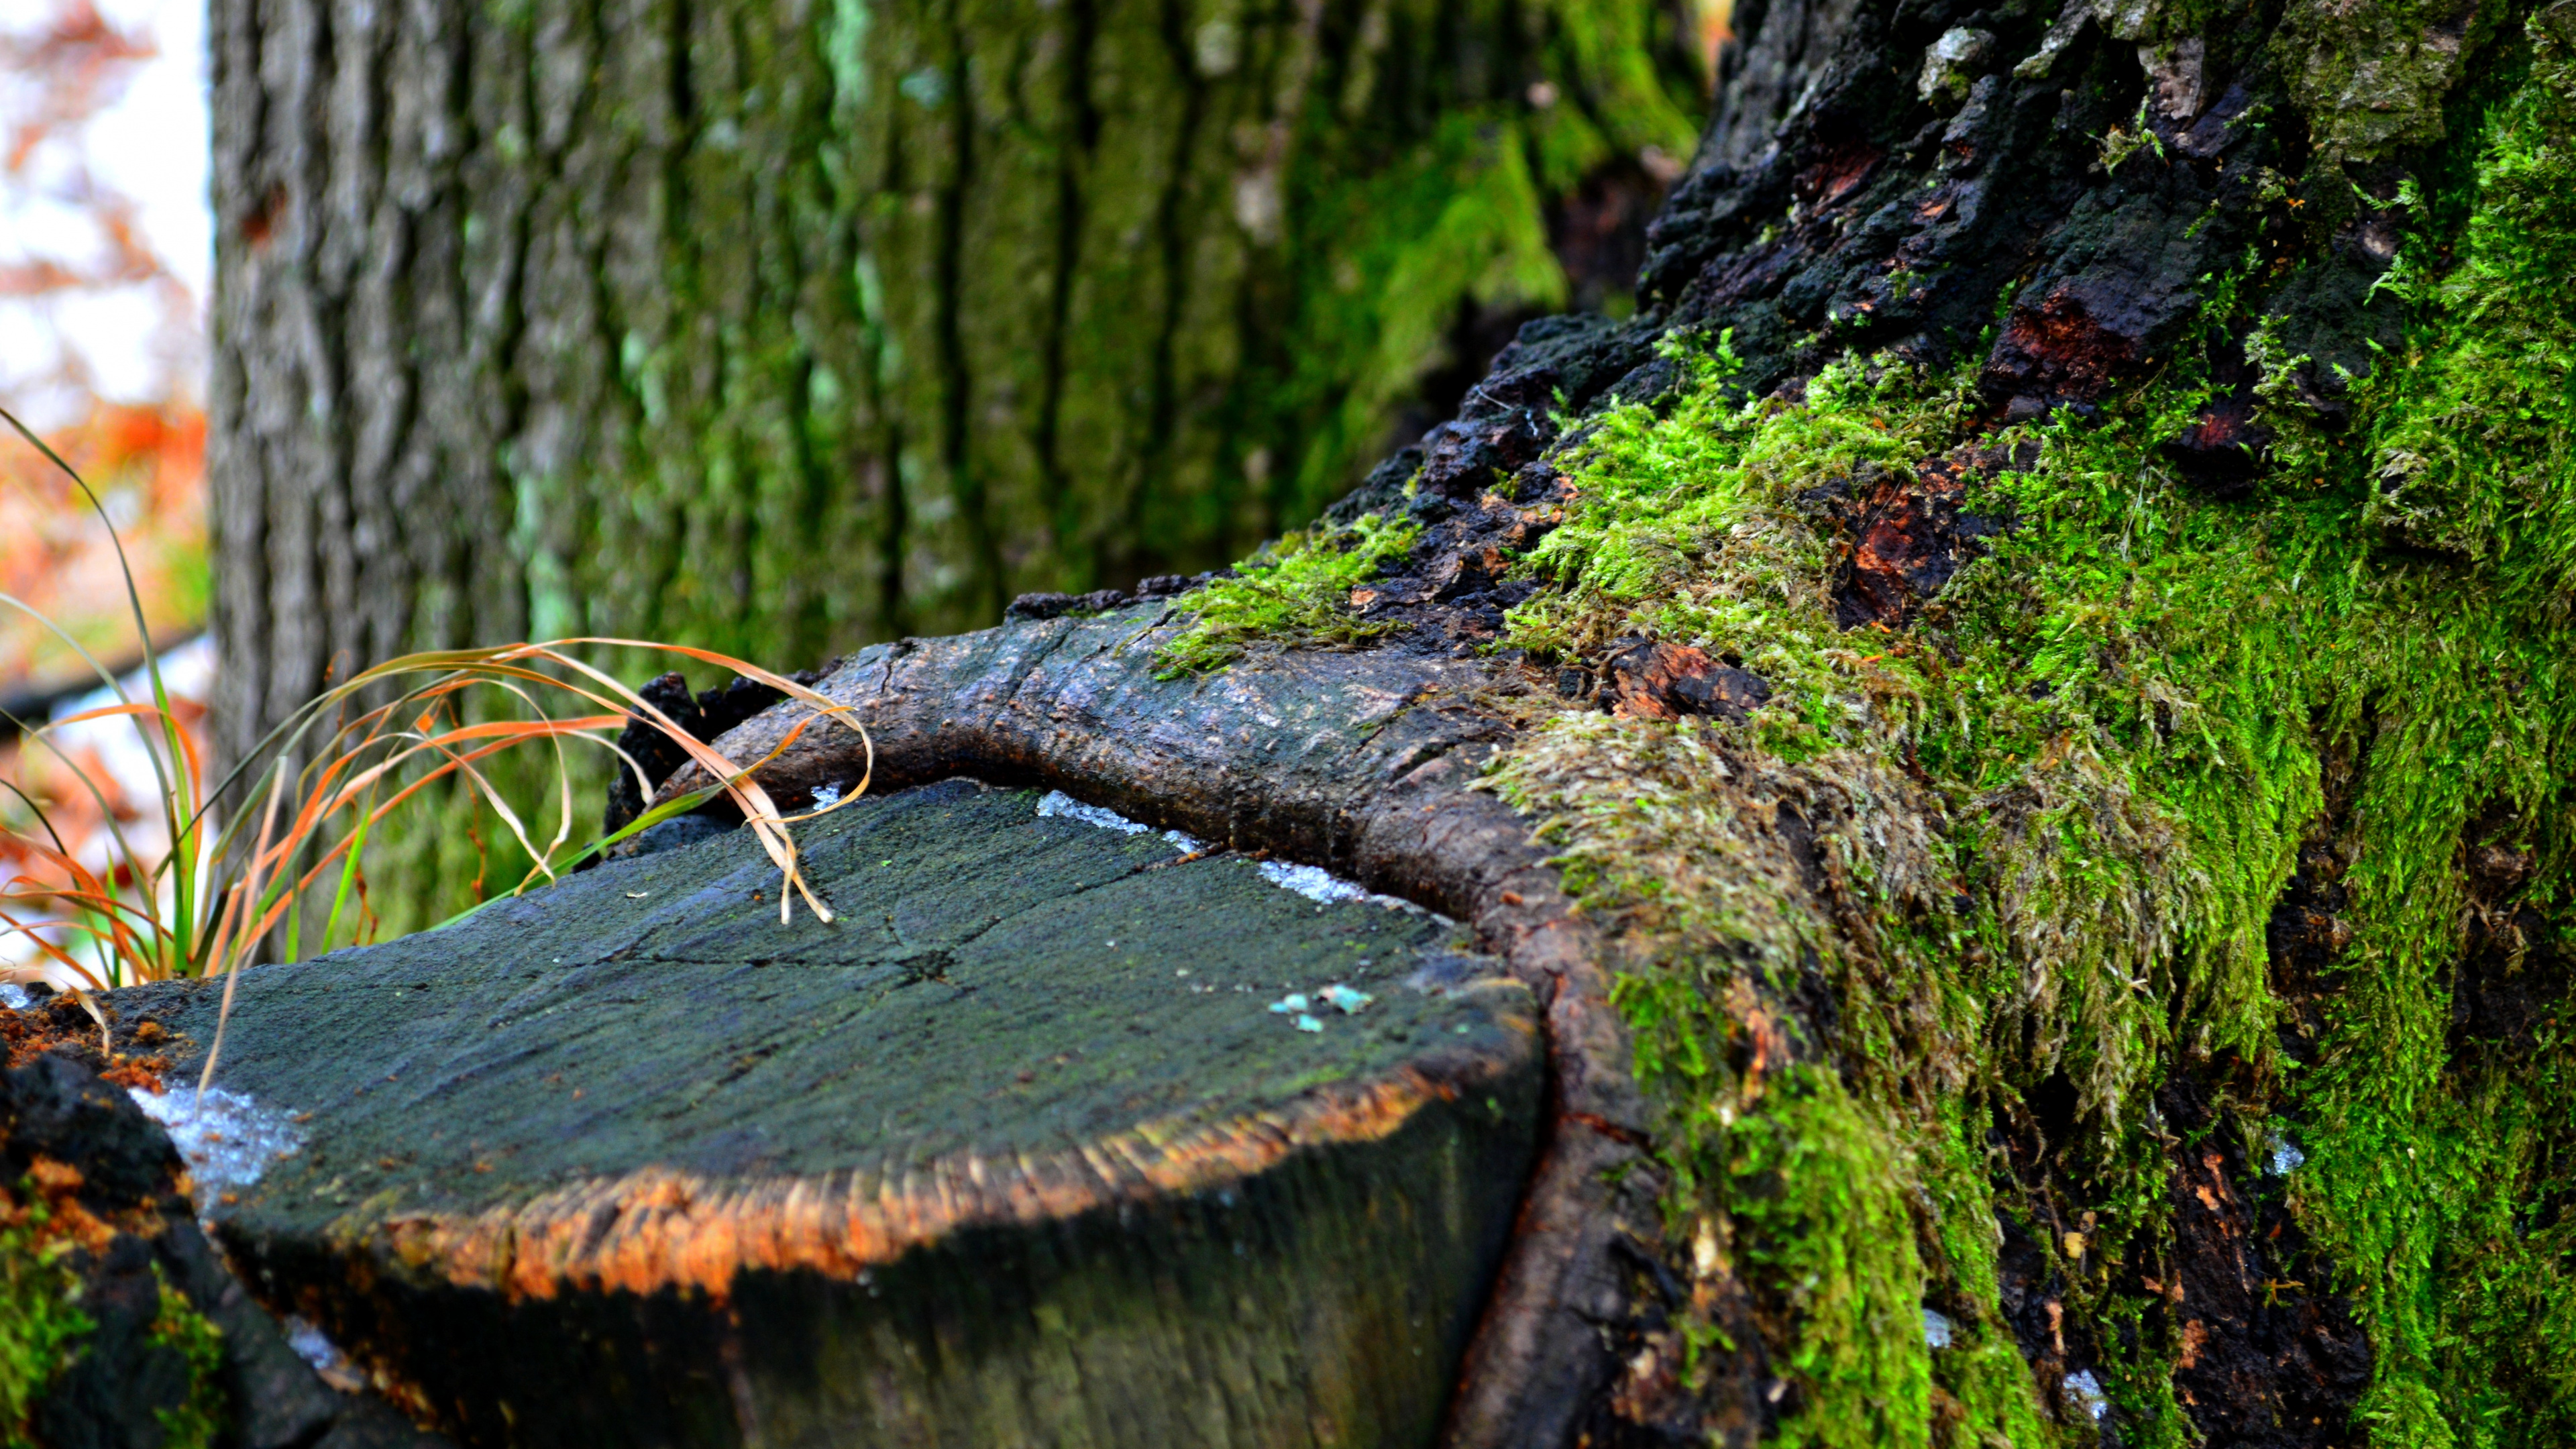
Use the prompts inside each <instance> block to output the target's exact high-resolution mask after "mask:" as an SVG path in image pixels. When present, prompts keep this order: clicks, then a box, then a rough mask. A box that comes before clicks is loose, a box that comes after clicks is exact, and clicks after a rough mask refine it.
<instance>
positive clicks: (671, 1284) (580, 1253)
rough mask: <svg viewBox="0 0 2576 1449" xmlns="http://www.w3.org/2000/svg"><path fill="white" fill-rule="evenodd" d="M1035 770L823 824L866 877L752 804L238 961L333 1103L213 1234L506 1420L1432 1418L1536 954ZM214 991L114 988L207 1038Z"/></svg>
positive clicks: (1509, 1121)
mask: <svg viewBox="0 0 2576 1449" xmlns="http://www.w3.org/2000/svg"><path fill="white" fill-rule="evenodd" d="M1038 806H1039V797H1038V795H1037V794H1036V793H1035V792H1033V791H1025V790H1020V791H1006V790H997V789H989V788H986V787H983V786H980V785H976V784H973V783H971V782H965V781H950V782H947V783H944V784H939V785H932V786H928V787H924V788H921V789H915V790H910V791H906V792H903V793H901V794H897V795H892V796H888V797H886V798H883V799H865V800H861V801H859V802H857V803H855V804H853V805H851V806H849V807H847V808H845V809H843V810H841V811H839V812H837V813H835V814H833V815H831V816H829V817H826V818H824V819H821V820H817V821H814V822H811V823H809V824H807V825H805V826H802V827H800V828H799V832H798V838H799V842H800V845H801V846H802V848H803V850H804V859H805V864H806V868H807V872H808V876H809V879H811V880H812V881H813V882H814V884H815V886H816V889H817V890H818V891H819V892H820V893H821V894H823V895H824V896H825V897H826V898H827V899H828V900H829V902H830V903H831V905H832V906H833V908H834V910H835V911H836V912H837V913H838V916H839V919H838V920H837V921H835V922H833V923H831V924H828V925H827V924H824V923H822V922H820V921H818V920H816V919H815V918H814V917H813V916H812V915H811V914H810V913H808V912H807V911H806V910H805V909H804V908H803V906H802V903H801V902H800V903H799V906H798V909H797V911H796V915H795V919H794V920H793V922H792V923H790V924H786V925H781V924H780V921H779V911H778V890H779V885H780V879H779V873H778V871H777V869H776V868H775V867H774V866H773V865H771V864H770V862H769V860H768V859H767V857H766V856H765V855H763V854H762V853H761V851H760V850H759V849H758V848H757V846H756V845H755V844H754V843H753V841H752V840H751V838H750V837H749V835H748V834H747V833H745V832H728V833H726V834H724V835H721V836H718V837H716V838H714V839H710V840H705V841H702V842H700V843H697V844H693V845H688V846H685V847H682V848H678V849H673V850H669V851H665V852H662V853H657V854H652V855H646V856H642V857H638V858H635V859H630V860H624V861H616V862H612V863H610V864H608V865H606V866H603V867H601V868H600V869H597V870H594V871H591V872H589V873H587V874H584V875H581V876H578V877H574V878H572V879H570V880H568V881H567V882H565V883H563V884H561V885H558V886H556V887H553V888H551V889H548V890H545V891H541V892H537V893H534V894H532V895H530V896H528V897H525V898H522V899H518V900H511V901H503V902H499V903H496V904H495V905H493V906H491V907H489V908H487V909H485V910H484V911H482V912H481V913H479V914H477V915H476V916H474V917H472V918H470V919H469V920H467V921H465V922H463V923H461V924H459V925H457V926H455V927H452V928H449V929H447V930H444V931H439V932H433V933H429V934H426V935H420V936H414V937H409V938H406V939H403V940H400V941H396V942H393V943H391V944H388V945H385V946H379V947H373V948H368V949H364V950H358V951H346V952H340V953H337V954H335V955H333V956H330V957H326V958H323V959H321V960H318V961H314V962H308V963H303V964H299V965H293V966H271V967H264V968H259V969H256V970H252V971H249V972H245V973H243V975H242V977H241V978H240V983H239V991H238V997H237V1000H236V1002H235V1005H234V1009H233V1016H232V1023H231V1026H230V1028H229V1032H228V1034H227V1036H226V1038H225V1044H224V1048H223V1054H222V1061H221V1065H220V1070H219V1072H218V1078H217V1080H218V1083H219V1085H221V1086H223V1087H226V1088H228V1089H230V1090H232V1091H234V1092H239V1093H246V1094H248V1095H249V1096H250V1097H251V1098H252V1099H253V1100H254V1101H255V1102H256V1103H258V1104H259V1105H260V1107H261V1108H263V1109H264V1110H266V1111H269V1112H272V1113H278V1114H292V1117H293V1119H294V1121H295V1123H296V1129H295V1130H296V1131H297V1132H298V1133H300V1135H301V1137H302V1139H303V1145H302V1146H301V1147H300V1149H299V1150H297V1151H295V1152H293V1153H292V1154H290V1155H288V1156H285V1157H283V1158H280V1159H278V1160H277V1161H275V1162H274V1163H273V1164H272V1165H270V1166H269V1167H268V1168H267V1170H266V1172H265V1174H264V1175H263V1176H261V1177H260V1178H259V1179H258V1180H257V1181H256V1182H254V1183H250V1184H247V1185H243V1186H241V1187H239V1188H238V1189H237V1190H235V1191H232V1192H230V1193H229V1194H227V1195H226V1196H224V1197H223V1198H222V1199H220V1200H219V1201H218V1202H217V1203H216V1205H215V1207H214V1212H213V1216H214V1220H215V1222H216V1224H217V1227H218V1231H219V1233H220V1235H221V1236H222V1238H223V1240H224V1241H225V1243H226V1245H227V1246H228V1248H229V1249H230V1250H231V1251H232V1253H233V1255H234V1257H235V1259H236V1260H237V1261H238V1262H239V1263H241V1264H242V1266H243V1267H244V1269H245V1271H246V1272H248V1273H249V1274H250V1276H251V1277H252V1278H253V1280H254V1282H255V1283H256V1284H257V1286H258V1287H259V1289H260V1291H261V1292H262V1294H263V1296H265V1297H267V1298H268V1299H269V1300H270V1301H271V1302H272V1303H274V1304H276V1305H278V1306H280V1307H282V1308H291V1309H297V1310H300V1311H302V1312H304V1313H305V1314H307V1315H308V1316H310V1317H313V1318H315V1319H316V1320H318V1321H320V1322H321V1323H323V1324H324V1325H325V1326H326V1327H327V1328H329V1329H330V1330H331V1331H332V1333H333V1334H334V1336H335V1337H336V1338H337V1339H338V1340H339V1341H340V1342H341V1343H342V1345H343V1346H344V1347H345V1348H348V1349H350V1350H352V1351H353V1352H354V1353H355V1354H356V1355H357V1356H358V1357H359V1358H360V1359H361V1360H362V1361H364V1362H367V1363H369V1364H371V1365H372V1366H373V1367H374V1368H375V1369H377V1370H378V1371H379V1373H380V1375H381V1376H382V1377H383V1378H384V1380H385V1381H386V1383H387V1385H388V1387H389V1388H390V1389H391V1390H392V1391H393V1392H394V1393H396V1394H397V1396H401V1397H408V1399H409V1400H410V1403H411V1407H413V1408H414V1410H415V1411H417V1412H422V1413H425V1414H426V1415H428V1416H429V1417H431V1418H433V1419H435V1420H436V1421H438V1422H440V1423H441V1424H443V1425H446V1426H448V1427H450V1428H452V1429H453V1430H455V1431H457V1432H458V1433H459V1434H460V1436H461V1437H463V1438H465V1439H467V1440H468V1441H469V1442H473V1443H485V1444H514V1445H515V1444H526V1445H539V1444H580V1445H609V1444H637V1445H644V1444H654V1445H659V1444H735V1443H745V1444H761V1445H771V1446H781V1445H797V1444H826V1443H829V1444H836V1445H848V1444H868V1443H887V1444H897V1443H900V1444H956V1445H977V1446H986V1445H1008V1444H1040V1443H1043V1444H1098V1445H1134V1444H1148V1443H1189V1444H1206V1445H1228V1444H1233V1445H1304V1444H1327V1443H1329V1444H1340V1445H1374V1444H1386V1445H1411V1444H1429V1443H1431V1442H1432V1441H1433V1440H1434V1438H1435V1437H1436V1435H1437V1433H1438V1430H1439V1426H1440V1422H1441V1417H1442V1414H1443V1411H1444V1409H1445V1408H1446V1407H1447V1404H1448V1399H1449V1396H1450V1393H1451V1391H1452V1387H1453V1385H1454V1383H1455V1380H1456V1375H1457V1371H1458V1363H1459V1359H1460V1356H1461V1355H1462V1353H1463V1352H1464V1350H1465V1346H1466V1344H1467V1341H1468V1338H1469V1336H1470V1333H1471V1331H1472V1329H1473V1328H1474V1325H1475V1322H1476V1318H1477V1314H1478V1312H1479V1310H1480V1309H1481V1307H1482V1306H1483V1303H1484V1299H1485V1296H1486V1292H1487V1288H1488V1285H1489V1283H1490V1281H1491V1279H1492V1276H1493V1273H1494V1269H1495V1266H1496V1264H1497V1263H1498V1262H1499V1261H1500V1258H1501V1255H1502V1252H1503V1249H1504V1246H1505V1242H1506V1239H1507V1237H1508V1236H1509V1234H1510V1231H1511V1226H1512V1221H1513V1216H1514V1213H1515V1210H1516V1209H1517V1207H1518V1205H1519V1202H1520V1199H1521V1196H1522V1193H1523V1190H1524V1188H1525V1186H1526V1183H1527V1181H1528V1178H1529V1174H1530V1171H1531V1168H1532V1164H1533V1162H1534V1160H1535V1157H1536V1153H1537V1150H1538V1142H1537V1137H1538V1133H1539V1127H1538V1122H1539V1118H1540V1115H1541V1111H1540V1099H1541V1093H1542V1087H1543V1077H1544V1067H1543V1064H1542V1052H1541V1049H1540V1045H1539V1042H1538V1041H1537V1036H1536V1028H1535V1026H1534V1024H1533V1020H1532V1016H1533V1011H1534V1008H1533V1006H1532V1003H1531V1002H1530V999H1529V996H1528V993H1527V990H1526V988H1524V987H1522V986H1519V985H1517V984H1513V983H1511V982H1509V981H1506V980H1504V979H1501V978H1500V976H1499V975H1498V973H1497V968H1496V967H1495V966H1494V964H1493V963H1492V962H1490V961H1488V960H1486V959H1484V958H1481V957H1477V956H1473V955H1469V954H1465V953H1463V952H1462V951H1460V950H1459V949H1458V948H1457V945H1456V939H1457V937H1458V934H1459V933H1458V931H1457V929H1456V928H1455V927H1453V926H1450V925H1449V924H1448V923H1446V922H1443V921H1441V920H1440V919H1439V918H1437V917H1433V916H1429V915H1426V914H1424V913H1422V912H1419V911H1416V910H1411V909H1400V908H1397V907H1395V906H1392V905H1390V904H1387V903H1385V902H1383V901H1382V900H1368V899H1337V900H1333V901H1331V902H1329V903H1319V902H1318V901H1316V900H1314V899H1310V898H1309V897H1308V896H1306V895H1304V894H1300V893H1298V892H1296V891H1294V890H1291V889H1288V888H1286V887H1284V886H1283V885H1281V884H1279V883H1278V878H1279V877H1281V876H1282V875H1284V874H1286V873H1285V872H1283V871H1281V870H1280V869H1279V868H1278V867H1275V866H1273V867H1268V868H1265V867H1264V866H1263V865H1261V864H1260V863H1257V862H1255V861H1252V860H1249V859H1245V858H1243V857H1241V856H1234V855H1223V854H1219V855H1210V856H1205V857H1198V856H1193V855H1190V854H1187V853H1185V851H1184V849H1183V847H1182V846H1180V845H1176V844H1174V843H1173V842H1172V841H1171V840H1169V839H1167V838H1165V837H1163V836H1161V835H1157V834H1152V833H1147V832H1143V831H1141V830H1133V831H1122V830H1119V829H1114V828H1106V827H1104V826H1101V825H1097V824H1092V823H1086V822H1085V821H1083V820H1079V819H1074V818H1068V817H1065V816H1062V815H1040V814H1039V813H1038ZM1316 878H1317V877H1310V878H1309V883H1311V882H1312V880H1313V879H1316ZM1335 985H1339V986H1343V987H1347V988H1349V989H1350V990H1352V991H1356V992H1362V993H1366V994H1367V995H1368V996H1369V997H1370V998H1372V999H1371V1000H1370V1001H1368V1002H1367V1003H1366V1004H1365V1005H1361V1006H1359V1008H1358V1009H1357V1010H1356V1011H1344V1010H1342V1009H1340V1008H1338V1007H1337V1006H1336V1005H1335V1004H1333V1002H1331V1001H1329V1000H1327V999H1326V998H1325V996H1324V995H1323V994H1322V992H1323V988H1325V987H1328V986H1335ZM1292 994H1295V995H1303V996H1305V997H1306V998H1307V1001H1306V1002H1305V1010H1304V1011H1303V1012H1300V1011H1298V1010H1296V1009H1295V1006H1296V1003H1294V1002H1290V1001H1287V998H1289V997H1290V996H1291V995H1292ZM218 999H219V990H218V989H217V987H216V985H214V984H195V983H192V984H182V985H169V986H158V987H147V988H139V989H136V990H133V991H129V992H125V993H120V995H119V1002H118V1004H119V1007H120V1009H121V1011H122V1012H123V1015H124V1019H125V1020H126V1021H128V1022H133V1021H136V1020H138V1019H139V1018H142V1017H150V1018H152V1019H155V1020H158V1021H159V1022H161V1023H162V1025H163V1026H164V1027H166V1028H168V1029H169V1030H171V1031H172V1032H174V1033H176V1034H177V1036H178V1037H179V1039H180V1040H181V1041H182V1042H184V1043H187V1044H190V1045H189V1050H188V1053H187V1054H186V1055H187V1057H188V1059H190V1060H201V1059H202V1058H201V1057H197V1056H196V1055H195V1054H196V1053H199V1052H202V1050H203V1049H204V1047H205V1045H206V1044H207V1043H209V1042H211V1041H212V1040H213V1037H214V1028H215V1012H216V1005H217V1001H218ZM1345 999H1350V998H1345ZM1282 1004H1285V1005H1286V1006H1287V1007H1288V1008H1289V1009H1287V1010H1273V1009H1272V1008H1273V1007H1274V1006H1276V1005H1282ZM1301 1015H1302V1016H1303V1017H1304V1018H1305V1020H1304V1021H1303V1022H1302V1023H1301V1021H1300V1020H1299V1018H1300V1016H1301ZM1316 1028H1320V1029H1316Z"/></svg>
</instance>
